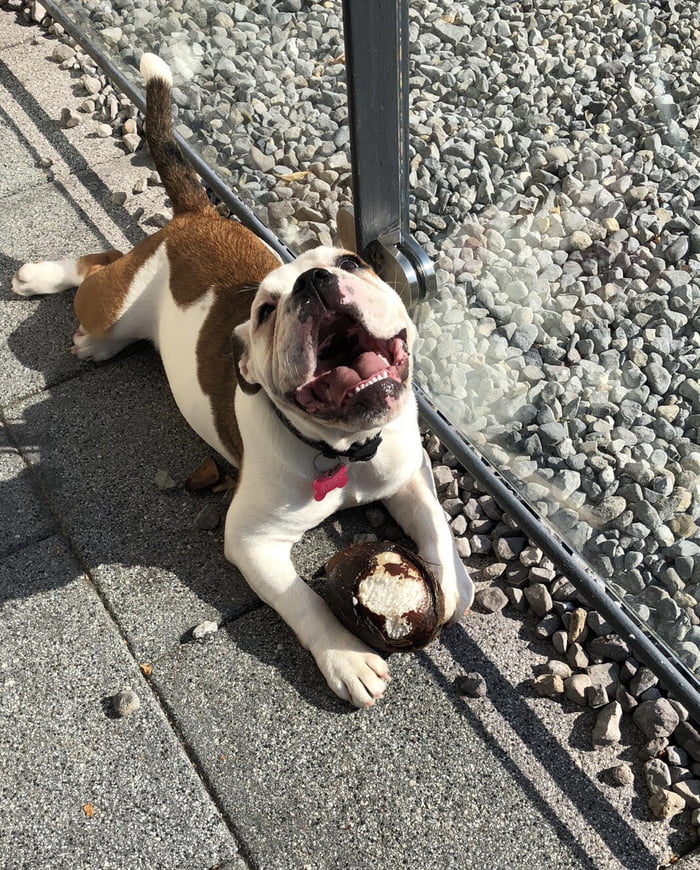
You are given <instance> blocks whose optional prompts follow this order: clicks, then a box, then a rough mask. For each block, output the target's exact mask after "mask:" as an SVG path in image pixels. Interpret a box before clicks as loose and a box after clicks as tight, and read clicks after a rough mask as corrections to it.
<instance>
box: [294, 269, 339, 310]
mask: <svg viewBox="0 0 700 870" xmlns="http://www.w3.org/2000/svg"><path fill="white" fill-rule="evenodd" d="M337 289H338V279H337V278H336V276H335V275H333V273H332V272H329V271H328V270H327V269H307V271H306V272H302V273H301V275H299V277H298V278H297V279H296V281H295V282H294V287H292V296H296V297H300V298H303V297H304V296H306V297H307V298H310V297H312V296H314V295H315V296H318V298H319V299H320V300H321V302H322V303H323V304H324V305H326V307H327V306H328V304H329V303H330V304H332V302H333V299H334V298H335V296H336V294H337Z"/></svg>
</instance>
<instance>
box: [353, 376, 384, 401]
mask: <svg viewBox="0 0 700 870" xmlns="http://www.w3.org/2000/svg"><path fill="white" fill-rule="evenodd" d="M387 377H388V375H387V373H386V372H379V373H378V374H376V375H373V376H372V377H371V378H370V379H369V380H367V381H365V382H364V383H362V384H358V385H357V386H356V387H355V388H354V389H353V390H352V391H351V392H350V395H351V396H356V395H357V394H358V393H361V392H362V390H366V389H367V387H371V386H372V384H376V383H378V382H379V381H383V380H384V379H385V378H387Z"/></svg>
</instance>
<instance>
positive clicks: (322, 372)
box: [290, 269, 410, 423]
mask: <svg viewBox="0 0 700 870" xmlns="http://www.w3.org/2000/svg"><path fill="white" fill-rule="evenodd" d="M290 310H292V311H294V312H295V313H296V314H297V316H298V317H299V320H300V321H302V322H304V321H306V320H307V319H308V318H309V317H312V318H313V320H314V329H312V331H311V333H310V335H309V336H308V340H309V341H311V342H312V343H313V345H314V353H313V355H312V358H313V360H314V363H313V365H314V368H313V370H312V371H310V372H309V375H308V377H307V379H306V380H305V382H304V383H303V384H301V386H299V387H297V389H296V390H295V391H294V392H293V395H292V396H291V398H293V399H294V401H295V402H296V404H297V405H298V406H299V407H301V408H303V409H304V410H305V411H307V412H308V413H310V414H314V415H315V416H318V417H321V418H323V419H329V420H339V419H345V420H348V421H351V420H352V419H354V418H358V419H360V420H362V422H364V423H370V422H375V421H377V420H378V419H379V418H381V417H382V416H387V414H388V413H390V412H391V410H392V409H393V408H394V407H395V406H396V405H397V403H398V401H399V398H400V396H401V394H402V393H403V391H404V389H405V385H406V382H407V380H408V377H409V371H410V357H409V352H408V346H407V330H406V329H402V330H400V331H399V332H398V333H397V334H396V335H393V336H391V337H390V338H379V337H377V336H374V335H372V334H371V333H370V332H369V330H368V329H367V328H366V327H365V326H364V324H363V322H362V316H361V312H360V311H359V310H358V309H357V307H356V306H354V305H352V304H347V303H346V304H342V301H341V291H340V288H339V284H338V278H337V276H336V275H334V274H333V273H332V272H329V271H328V270H326V269H309V270H308V271H307V272H304V273H303V274H302V275H300V276H299V277H298V278H297V280H296V282H295V284H294V288H293V291H292V297H291V300H290Z"/></svg>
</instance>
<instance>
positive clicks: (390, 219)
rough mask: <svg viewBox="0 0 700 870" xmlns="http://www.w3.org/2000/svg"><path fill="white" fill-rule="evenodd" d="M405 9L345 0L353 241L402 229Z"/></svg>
mask: <svg viewBox="0 0 700 870" xmlns="http://www.w3.org/2000/svg"><path fill="white" fill-rule="evenodd" d="M406 23H407V11H406V4H405V3H404V2H402V0H344V2H343V27H344V36H345V68H346V75H347V87H348V116H349V119H350V147H351V151H352V168H353V197H354V207H355V232H356V242H357V249H358V251H360V252H364V251H365V250H366V249H367V248H368V246H369V245H370V244H371V243H373V242H375V241H376V240H377V239H378V238H379V237H380V236H383V235H385V234H387V233H394V234H395V235H396V238H397V240H398V238H399V237H400V236H401V235H403V234H406V233H407V232H408V218H407V213H406V179H405V178H404V161H405V155H406V154H407V152H408V138H407V133H406V130H405V127H406V125H405V124H403V123H402V120H403V118H404V117H407V115H408V96H407V91H406V87H405V85H404V83H405V82H407V81H408V75H407V74H406V70H405V69H404V68H405V67H406V66H407V60H406V48H405V46H404V45H402V42H403V41H404V32H405V30H406Z"/></svg>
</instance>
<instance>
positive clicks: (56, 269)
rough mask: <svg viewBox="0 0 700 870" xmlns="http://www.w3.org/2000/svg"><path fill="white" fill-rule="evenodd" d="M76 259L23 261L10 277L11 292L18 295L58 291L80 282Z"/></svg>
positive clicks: (37, 294)
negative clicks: (22, 264)
mask: <svg viewBox="0 0 700 870" xmlns="http://www.w3.org/2000/svg"><path fill="white" fill-rule="evenodd" d="M77 264H78V261H77V260H42V261H41V262H39V263H25V264H24V266H22V267H21V268H20V269H18V270H17V272H16V273H15V275H14V276H13V278H12V292H13V293H16V294H17V295H18V296H43V295H45V294H48V293H60V292H61V291H63V290H67V289H68V288H69V287H77V286H78V284H80V280H81V279H80V275H79V274H78V270H77Z"/></svg>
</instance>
